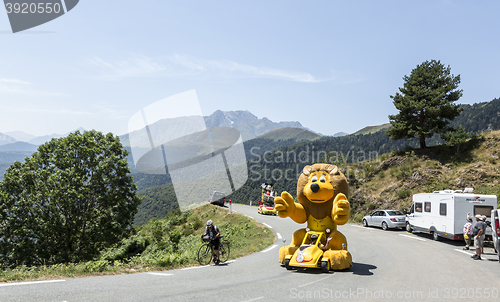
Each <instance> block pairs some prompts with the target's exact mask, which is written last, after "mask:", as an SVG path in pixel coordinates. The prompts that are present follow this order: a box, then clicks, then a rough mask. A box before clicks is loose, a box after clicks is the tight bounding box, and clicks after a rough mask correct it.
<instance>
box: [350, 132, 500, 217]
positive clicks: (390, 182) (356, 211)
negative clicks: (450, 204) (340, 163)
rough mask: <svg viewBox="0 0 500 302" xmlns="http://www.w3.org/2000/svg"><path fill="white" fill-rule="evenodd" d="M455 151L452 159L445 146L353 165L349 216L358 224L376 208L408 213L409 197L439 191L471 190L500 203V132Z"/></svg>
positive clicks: (408, 151)
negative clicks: (354, 175)
mask: <svg viewBox="0 0 500 302" xmlns="http://www.w3.org/2000/svg"><path fill="white" fill-rule="evenodd" d="M460 150H461V152H460V154H457V153H456V152H457V148H454V147H448V146H446V145H440V146H434V147H430V148H427V149H423V150H422V149H406V150H404V151H399V152H393V153H391V154H384V155H383V156H381V157H380V158H379V160H378V161H377V162H373V163H368V162H365V163H359V164H355V165H352V166H351V167H350V169H352V170H353V171H357V172H358V174H357V175H358V177H351V178H350V191H351V196H350V198H349V200H350V202H351V207H352V215H351V217H352V218H353V219H354V220H355V221H358V222H360V221H361V218H362V217H363V216H364V215H366V214H367V213H370V212H371V211H372V210H375V209H382V208H392V209H397V210H403V209H409V208H410V206H411V202H412V201H411V200H412V199H411V198H412V195H413V194H417V193H425V192H433V191H438V190H444V189H451V190H460V189H462V190H463V189H464V188H466V187H467V188H474V192H475V193H477V194H492V195H497V196H498V197H499V201H500V174H499V173H498V172H499V171H498V164H499V163H500V158H499V155H500V131H494V132H490V133H484V134H480V135H478V136H477V137H475V138H472V139H470V140H468V141H467V142H466V143H464V144H463V146H461V148H460ZM499 206H500V204H499Z"/></svg>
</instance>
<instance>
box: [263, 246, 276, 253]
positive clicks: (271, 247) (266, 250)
mask: <svg viewBox="0 0 500 302" xmlns="http://www.w3.org/2000/svg"><path fill="white" fill-rule="evenodd" d="M277 246H278V245H277V244H274V245H272V246H270V247H268V248H267V249H265V250H263V251H260V252H261V253H265V252H269V251H270V250H272V249H274V248H275V247H277Z"/></svg>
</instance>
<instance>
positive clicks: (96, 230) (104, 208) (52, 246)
mask: <svg viewBox="0 0 500 302" xmlns="http://www.w3.org/2000/svg"><path fill="white" fill-rule="evenodd" d="M127 153H128V152H127V151H126V150H125V149H123V147H122V145H121V143H120V141H119V138H118V137H114V136H113V135H112V134H111V133H108V134H107V135H103V134H102V133H101V132H97V131H94V130H92V131H86V132H83V134H82V133H80V132H79V131H76V132H74V133H71V134H70V135H68V136H67V137H64V138H60V139H52V140H51V141H50V142H48V143H45V144H43V145H41V146H39V148H38V151H37V152H35V153H34V154H33V155H32V156H31V157H28V158H26V160H25V162H24V163H20V162H15V163H14V164H13V165H12V166H10V167H9V168H8V169H7V172H6V173H5V174H4V179H3V181H2V182H0V266H4V267H13V266H15V265H21V264H25V265H39V264H52V263H62V262H75V261H81V260H90V259H92V258H93V257H95V256H96V255H97V254H98V252H99V251H100V250H101V249H102V248H105V247H107V246H110V245H112V244H114V243H116V242H117V241H118V240H120V239H121V238H122V237H123V235H125V234H126V233H127V231H129V230H130V228H131V226H132V223H133V219H134V215H135V213H136V212H137V206H138V205H139V203H140V198H139V197H137V196H136V194H135V192H136V186H135V184H134V183H133V178H132V177H131V176H130V170H129V168H128V164H127V160H126V156H127Z"/></svg>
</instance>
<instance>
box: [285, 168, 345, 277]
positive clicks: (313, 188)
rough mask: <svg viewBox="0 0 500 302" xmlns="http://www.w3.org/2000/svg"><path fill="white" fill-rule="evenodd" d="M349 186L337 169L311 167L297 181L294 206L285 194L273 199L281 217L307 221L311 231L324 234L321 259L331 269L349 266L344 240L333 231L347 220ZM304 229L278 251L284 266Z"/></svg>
mask: <svg viewBox="0 0 500 302" xmlns="http://www.w3.org/2000/svg"><path fill="white" fill-rule="evenodd" d="M348 191H349V185H348V183H347V179H346V178H345V176H344V174H342V172H340V171H339V170H338V168H337V166H334V165H328V164H314V165H312V166H305V167H304V169H303V171H302V174H301V175H300V177H299V180H298V181H297V197H298V200H299V203H295V202H294V200H293V197H292V196H291V195H290V194H289V193H288V192H283V193H281V197H277V198H276V200H275V203H276V210H277V211H278V215H279V216H280V217H281V218H286V217H290V218H291V219H292V220H293V221H295V222H297V223H304V222H306V221H307V228H309V229H310V230H311V231H317V232H326V231H327V229H329V231H330V233H329V234H328V233H327V237H328V241H327V242H326V243H325V244H326V247H325V250H326V251H325V253H324V255H323V256H324V257H328V259H329V260H330V265H331V269H334V270H342V269H346V268H349V267H351V266H352V257H351V254H350V253H349V252H348V251H347V240H346V238H345V236H344V235H343V234H342V233H341V232H339V231H338V230H337V225H343V224H345V223H346V222H347V220H349V212H350V209H351V206H350V204H349V201H347V196H348ZM305 234H306V229H299V230H297V231H295V233H294V234H293V238H292V243H291V244H290V245H288V246H284V247H282V248H281V249H280V255H279V261H280V263H282V264H284V263H285V257H286V256H287V255H293V253H295V251H296V250H297V249H298V248H299V247H300V245H301V244H302V240H303V238H304V236H305Z"/></svg>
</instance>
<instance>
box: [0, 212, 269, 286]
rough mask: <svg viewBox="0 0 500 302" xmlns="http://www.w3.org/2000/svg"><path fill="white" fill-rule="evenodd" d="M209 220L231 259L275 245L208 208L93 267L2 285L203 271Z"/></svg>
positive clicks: (173, 219) (146, 228)
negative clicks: (200, 264) (201, 255)
mask: <svg viewBox="0 0 500 302" xmlns="http://www.w3.org/2000/svg"><path fill="white" fill-rule="evenodd" d="M208 219H212V220H213V221H214V223H215V224H216V225H217V226H218V227H219V229H220V232H221V235H224V241H225V242H229V244H230V249H231V252H230V257H229V259H235V258H239V257H242V256H245V255H248V254H250V253H253V252H257V251H260V250H262V249H264V248H266V247H268V246H269V245H271V244H272V243H273V242H274V240H275V237H274V233H273V232H272V231H271V230H269V229H268V228H266V227H265V226H263V225H262V224H259V223H256V222H255V221H254V220H251V219H250V218H248V217H245V216H243V215H241V214H238V213H232V214H229V211H228V210H226V209H223V208H220V207H217V206H213V205H210V204H207V205H204V206H201V207H199V208H196V209H194V210H190V211H186V212H183V213H181V212H180V211H173V212H171V213H170V214H169V215H167V216H166V217H165V218H162V219H152V220H150V221H149V222H148V223H146V224H145V225H143V226H141V227H138V228H136V231H135V234H133V235H131V236H130V237H128V238H126V239H124V240H123V241H122V242H121V243H120V244H118V245H116V246H114V247H112V248H110V249H108V250H106V251H103V252H102V254H101V256H100V257H99V258H98V259H96V260H94V261H88V262H84V263H75V264H58V265H51V266H41V267H31V268H30V267H25V266H22V267H17V268H15V269H12V270H5V271H0V282H9V281H26V280H44V279H54V278H67V277H78V276H95V275H114V274H126V273H134V272H145V271H151V270H168V269H174V268H179V267H187V266H193V265H198V261H197V252H198V249H199V247H200V246H201V245H202V244H203V242H202V241H201V239H200V236H201V235H202V234H203V233H204V232H205V222H206V221H207V220H208Z"/></svg>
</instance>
